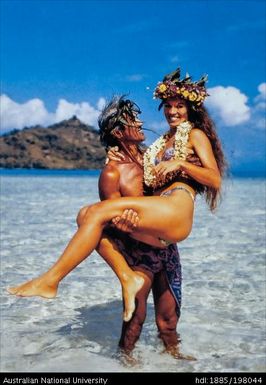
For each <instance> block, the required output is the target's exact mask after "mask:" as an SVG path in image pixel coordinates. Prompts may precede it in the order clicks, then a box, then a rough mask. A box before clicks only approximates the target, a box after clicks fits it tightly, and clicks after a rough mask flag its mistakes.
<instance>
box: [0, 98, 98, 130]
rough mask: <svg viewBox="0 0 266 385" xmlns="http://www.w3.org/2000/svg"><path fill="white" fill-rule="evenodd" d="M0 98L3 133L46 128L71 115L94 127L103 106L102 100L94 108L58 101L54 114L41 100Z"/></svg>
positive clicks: (88, 105) (83, 103) (87, 104)
mask: <svg viewBox="0 0 266 385" xmlns="http://www.w3.org/2000/svg"><path fill="white" fill-rule="evenodd" d="M0 98H1V99H0V103H1V111H0V118H1V131H3V132H4V131H8V130H10V129H13V128H18V129H21V128H23V127H25V126H34V125H37V124H40V125H43V126H47V125H49V124H53V123H57V122H59V121H61V120H64V119H69V118H71V117H72V116H73V115H76V116H77V117H78V118H79V119H80V120H81V121H82V122H84V123H87V124H89V125H92V126H96V125H97V118H98V116H99V113H100V110H101V109H102V107H103V106H104V104H105V99H104V98H100V99H99V100H98V102H97V106H96V107H93V106H91V105H90V104H89V103H88V102H81V103H71V102H68V101H67V100H65V99H60V100H59V102H58V105H57V108H56V110H55V112H49V111H48V110H47V109H46V107H45V104H44V102H43V101H42V100H41V99H31V100H28V101H27V102H26V103H17V102H15V101H14V100H12V99H11V98H9V97H8V96H7V95H1V97H0Z"/></svg>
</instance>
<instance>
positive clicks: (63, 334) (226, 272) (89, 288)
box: [1, 171, 266, 372]
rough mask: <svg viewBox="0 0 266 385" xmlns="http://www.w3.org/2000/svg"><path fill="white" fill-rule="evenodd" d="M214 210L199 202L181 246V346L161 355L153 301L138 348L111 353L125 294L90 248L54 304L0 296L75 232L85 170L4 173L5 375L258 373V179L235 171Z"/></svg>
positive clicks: (261, 323)
mask: <svg viewBox="0 0 266 385" xmlns="http://www.w3.org/2000/svg"><path fill="white" fill-rule="evenodd" d="M225 190H226V191H225V194H224V200H223V203H222V205H221V207H220V209H219V211H218V212H217V213H216V214H215V215H213V214H210V212H209V211H208V209H207V207H206V205H205V203H204V202H203V201H202V200H201V199H200V198H199V199H197V203H196V212H195V222H194V227H193V231H192V234H191V235H190V237H189V239H187V240H185V241H184V242H182V243H181V244H180V245H179V249H180V254H181V260H182V266H183V306H182V314H181V319H180V322H179V325H178V332H179V333H180V335H181V339H182V351H183V352H184V353H187V354H191V355H193V356H195V357H196V358H197V361H193V362H185V361H176V360H175V359H173V358H172V357H170V356H168V355H165V354H161V352H162V350H163V347H162V344H161V342H160V341H159V339H158V338H157V332H156V326H155V322H154V313H153V303H152V297H150V298H149V301H148V316H147V319H146V322H145V324H144V328H143V331H142V334H141V338H140V340H139V342H138V344H137V347H136V349H135V357H136V358H137V359H138V361H139V364H138V365H137V366H136V367H134V368H131V367H129V366H125V365H124V364H123V363H122V362H121V361H120V359H119V357H118V356H117V354H116V347H117V342H118V339H119V334H120V326H121V314H122V304H121V293H120V286H119V283H118V281H117V279H116V277H115V276H114V273H113V272H112V271H111V270H110V268H109V267H108V266H107V265H106V264H105V263H104V261H103V260H101V258H100V257H99V256H98V255H97V253H96V252H94V253H93V254H92V255H91V257H90V258H89V259H88V260H87V261H85V262H83V263H82V264H81V265H80V266H79V267H78V268H77V269H75V270H74V271H73V272H72V273H71V274H70V275H69V276H68V277H66V278H65V279H64V281H63V282H62V283H61V286H60V289H59V294H58V297H57V298H56V299H54V300H44V299H39V298H16V297H13V296H10V295H8V294H7V293H6V292H5V288H6V287H7V286H10V285H11V286H13V285H16V284H19V283H21V282H23V281H25V280H26V279H29V278H32V277H35V276H37V275H38V274H40V273H41V272H43V271H44V270H45V269H47V268H48V267H49V266H50V265H51V264H52V263H53V261H54V260H55V258H56V257H57V256H58V254H59V253H60V252H61V251H62V250H63V249H64V247H65V245H66V243H67V241H68V240H69V239H70V237H71V236H72V234H73V232H74V231H75V228H76V225H75V217H76V213H77V212H78V209H79V208H80V207H81V206H83V205H85V204H88V203H92V202H95V201H97V200H98V193H97V176H91V174H90V173H82V172H79V173H73V172H72V173H67V172H60V173H57V172H44V171H38V172H36V171H35V172H33V171H24V172H15V171H14V172H12V171H10V172H6V173H4V174H3V175H2V176H1V218H2V219H1V231H2V236H1V282H2V284H1V290H2V311H1V323H2V327H1V329H2V330H1V331H2V337H1V371H10V372H16V371H22V372H30V371H41V372H53V371H57V372H126V371H133V370H134V371H140V372H212V371H213V372H215V371H217V372H223V371H224V372H226V371H227V372H229V371H232V372H237V371H238V372H242V371H243V372H252V371H253V372H263V371H265V369H266V362H265V357H266V355H265V308H266V306H265V181H264V180H261V179H233V180H231V181H229V182H227V183H226V188H225Z"/></svg>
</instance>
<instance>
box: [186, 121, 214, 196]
mask: <svg viewBox="0 0 266 385" xmlns="http://www.w3.org/2000/svg"><path fill="white" fill-rule="evenodd" d="M190 141H191V144H192V147H193V149H194V151H195V153H196V154H197V155H198V157H199V158H200V161H201V164H202V167H199V166H196V165H194V164H192V163H190V162H187V161H180V162H181V164H180V169H181V170H182V171H185V172H186V173H187V174H188V175H189V176H190V177H191V178H193V179H195V180H196V181H197V182H199V183H201V184H203V185H205V186H210V187H213V188H215V189H217V190H218V189H219V188H220V187H221V175H220V172H219V169H218V166H217V162H216V159H215V157H214V154H213V151H212V146H211V143H210V141H209V138H208V137H207V135H206V134H205V133H204V132H203V131H202V130H200V129H197V128H195V129H193V130H192V131H191V134H190Z"/></svg>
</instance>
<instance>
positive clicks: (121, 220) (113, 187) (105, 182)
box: [99, 162, 139, 232]
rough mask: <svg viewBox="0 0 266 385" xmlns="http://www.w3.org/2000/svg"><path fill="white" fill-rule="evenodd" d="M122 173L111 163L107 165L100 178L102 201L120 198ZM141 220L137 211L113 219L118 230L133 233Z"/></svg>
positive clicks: (126, 211)
mask: <svg viewBox="0 0 266 385" xmlns="http://www.w3.org/2000/svg"><path fill="white" fill-rule="evenodd" d="M119 182H120V173H119V171H118V170H117V168H116V167H115V166H114V165H112V164H111V162H110V163H108V165H106V166H105V167H104V169H103V171H102V172H101V175H100V178H99V195H100V199H101V200H105V199H115V198H120V197H121V196H122V195H121V193H120V183H119ZM138 221H139V218H138V215H137V213H136V212H135V211H133V210H131V209H128V210H125V211H124V212H123V214H122V215H121V217H116V218H113V219H112V222H113V224H114V225H115V226H116V228H117V229H118V230H121V231H124V232H132V231H133V230H134V229H135V228H136V227H137V224H138Z"/></svg>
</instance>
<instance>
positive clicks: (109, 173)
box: [100, 161, 120, 181]
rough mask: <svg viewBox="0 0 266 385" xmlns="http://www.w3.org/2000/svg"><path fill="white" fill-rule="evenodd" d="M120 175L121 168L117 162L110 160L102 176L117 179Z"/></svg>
mask: <svg viewBox="0 0 266 385" xmlns="http://www.w3.org/2000/svg"><path fill="white" fill-rule="evenodd" d="M119 177H120V172H119V169H118V167H117V165H116V162H113V161H110V162H109V163H108V164H107V165H105V166H104V168H103V169H102V172H101V175H100V178H103V179H105V180H109V181H113V180H117V179H119Z"/></svg>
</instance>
